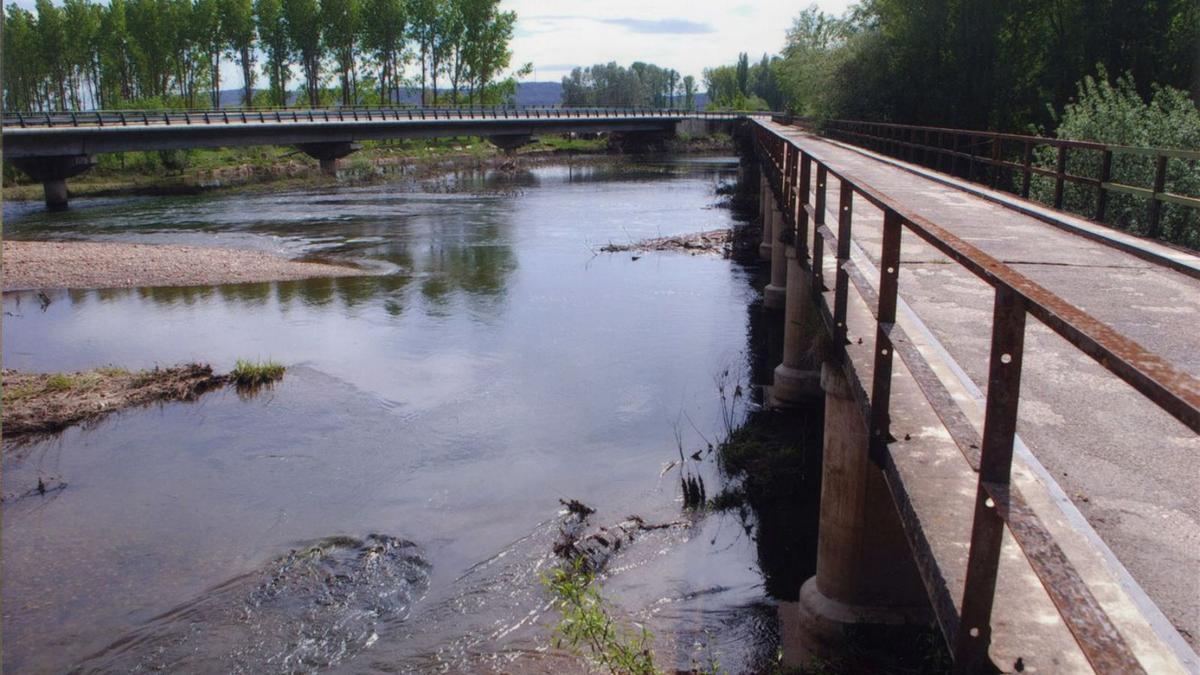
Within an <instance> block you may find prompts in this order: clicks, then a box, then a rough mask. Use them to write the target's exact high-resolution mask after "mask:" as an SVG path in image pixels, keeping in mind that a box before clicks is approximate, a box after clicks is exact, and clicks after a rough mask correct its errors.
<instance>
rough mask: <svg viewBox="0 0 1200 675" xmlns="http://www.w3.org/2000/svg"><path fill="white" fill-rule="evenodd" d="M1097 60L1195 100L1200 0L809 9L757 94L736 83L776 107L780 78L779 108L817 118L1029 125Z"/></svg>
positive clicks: (1143, 89) (1051, 118)
mask: <svg viewBox="0 0 1200 675" xmlns="http://www.w3.org/2000/svg"><path fill="white" fill-rule="evenodd" d="M745 67H746V65H745V64H743V63H739V64H738V65H737V66H725V68H724V69H723V71H722V77H725V78H728V75H725V74H724V71H728V70H730V69H732V70H734V71H735V76H736V77H743V76H741V75H739V74H738V72H739V71H740V69H742V68H745ZM1098 67H1101V68H1103V69H1104V70H1105V71H1106V72H1107V73H1110V74H1113V75H1122V74H1126V73H1128V74H1129V75H1130V77H1131V78H1132V81H1133V82H1134V83H1136V86H1137V89H1138V91H1139V92H1140V93H1141V95H1142V97H1143V98H1145V99H1147V100H1148V99H1149V98H1150V97H1151V96H1152V95H1153V93H1154V88H1155V87H1156V86H1169V87H1173V88H1176V89H1180V90H1184V91H1187V92H1189V93H1190V95H1191V98H1192V100H1193V101H1197V100H1200V2H1196V0H1143V1H1141V2H1129V1H1128V0H1054V2H1047V1H1046V0H1008V1H1007V2H995V0H864V1H863V2H861V3H860V4H858V5H855V6H854V7H852V8H851V9H850V10H849V11H847V12H846V13H845V14H843V15H841V16H837V15H831V14H827V13H824V12H821V11H820V10H819V9H817V8H816V7H815V6H814V7H812V8H809V9H807V10H805V11H803V12H801V13H800V15H799V16H798V17H797V18H796V20H795V21H794V22H793V25H792V26H791V29H790V30H789V31H788V33H787V39H786V43H785V45H784V48H783V50H782V52H781V53H780V54H779V55H778V56H776V57H773V58H764V61H763V62H762V63H760V64H758V66H757V68H755V67H754V66H751V67H750V68H749V69H750V70H752V71H753V70H757V71H758V73H759V75H758V76H757V77H756V76H755V75H754V74H751V75H750V76H749V78H748V79H749V81H750V82H751V83H756V84H758V85H759V86H761V87H762V91H761V92H759V91H757V90H755V91H753V92H748V90H747V89H746V88H745V87H741V88H740V91H741V93H742V94H747V93H755V94H757V95H759V96H760V97H761V98H764V99H768V103H771V104H772V105H771V107H776V103H775V102H773V101H770V100H769V98H770V92H771V88H772V87H777V88H778V92H779V94H778V95H779V98H778V105H783V106H785V107H787V108H789V109H791V110H792V111H793V112H796V113H798V114H801V115H805V116H810V117H817V118H825V119H829V118H837V117H841V118H852V119H875V120H889V121H893V122H899V123H910V124H929V125H944V126H952V127H960V128H974V129H985V128H990V129H1000V130H1007V131H1017V130H1021V131H1024V130H1029V129H1033V128H1046V127H1048V126H1050V125H1052V124H1054V123H1055V122H1056V120H1057V118H1058V116H1059V115H1060V114H1061V112H1062V111H1063V109H1064V107H1065V106H1066V105H1067V104H1068V103H1070V102H1071V101H1072V100H1074V98H1075V97H1076V95H1077V93H1078V91H1077V88H1078V84H1079V83H1080V82H1081V81H1082V80H1083V79H1084V77H1086V76H1088V75H1094V74H1096V73H1097V72H1098V70H1097V68H1098ZM767 71H770V74H769V75H767V74H766V73H767ZM714 72H716V71H714ZM766 77H769V78H770V79H772V80H773V81H774V82H773V83H769V82H767V81H766V80H765V79H764V78H766ZM751 88H752V89H753V87H751ZM710 91H711V87H710Z"/></svg>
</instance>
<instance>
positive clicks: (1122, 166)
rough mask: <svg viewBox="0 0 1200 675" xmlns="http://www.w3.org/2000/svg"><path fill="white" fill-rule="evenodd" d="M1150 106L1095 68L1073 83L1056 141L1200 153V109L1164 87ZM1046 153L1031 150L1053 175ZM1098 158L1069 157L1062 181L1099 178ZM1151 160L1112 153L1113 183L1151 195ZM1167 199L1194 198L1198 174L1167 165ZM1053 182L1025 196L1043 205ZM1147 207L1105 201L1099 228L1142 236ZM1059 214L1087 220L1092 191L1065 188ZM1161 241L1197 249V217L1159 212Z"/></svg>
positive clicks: (1043, 181) (1051, 153)
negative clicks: (1073, 95)
mask: <svg viewBox="0 0 1200 675" xmlns="http://www.w3.org/2000/svg"><path fill="white" fill-rule="evenodd" d="M1151 91H1152V94H1151V96H1150V97H1149V99H1148V100H1147V99H1145V98H1143V96H1142V95H1141V94H1140V93H1139V92H1138V88H1137V86H1136V84H1135V83H1134V81H1133V77H1132V75H1130V74H1129V73H1126V74H1125V75H1122V76H1121V77H1118V78H1116V80H1115V81H1113V80H1110V78H1109V76H1108V73H1107V72H1106V70H1105V68H1104V67H1103V66H1101V67H1100V68H1099V72H1098V74H1097V76H1095V77H1093V76H1091V75H1088V76H1086V77H1085V78H1083V80H1082V81H1081V82H1080V83H1079V86H1078V90H1077V96H1076V100H1075V101H1074V102H1073V103H1069V104H1067V106H1066V107H1065V109H1064V110H1063V113H1062V115H1061V117H1060V118H1059V119H1058V120H1057V122H1058V124H1057V129H1056V131H1057V135H1058V137H1059V138H1067V139H1072V140H1080V141H1096V142H1099V143H1106V144H1110V145H1124V146H1132V147H1140V148H1146V147H1158V148H1184V149H1194V148H1200V109H1197V107H1196V104H1195V103H1193V102H1192V101H1191V100H1190V99H1189V98H1188V95H1187V93H1186V92H1183V91H1180V90H1179V89H1174V88H1171V87H1162V86H1157V85H1155V86H1153V87H1151ZM1056 154H1057V153H1056V151H1055V149H1053V148H1049V147H1042V148H1038V152H1037V155H1036V161H1037V164H1039V165H1040V166H1042V167H1043V168H1047V169H1053V168H1054V166H1055V164H1056ZM1100 163H1101V157H1100V153H1098V152H1083V151H1076V152H1069V153H1068V155H1067V167H1066V168H1067V173H1069V174H1072V175H1076V176H1093V177H1094V176H1099V175H1100ZM1154 172H1155V158H1154V157H1153V156H1150V155H1140V154H1127V153H1120V152H1118V153H1114V154H1113V160H1112V181H1113V182H1115V183H1121V184H1123V185H1130V186H1134V187H1141V188H1150V187H1151V186H1152V185H1153V183H1154ZM1165 189H1166V191H1167V192H1172V193H1175V194H1181V195H1197V194H1200V168H1198V167H1196V166H1194V163H1189V162H1188V161H1187V160H1183V159H1174V158H1172V159H1169V160H1168V162H1167V173H1166V184H1165ZM1053 193H1054V181H1053V180H1052V179H1050V178H1047V177H1041V176H1039V177H1037V179H1036V180H1034V181H1033V182H1032V185H1031V190H1030V194H1031V196H1032V197H1034V198H1035V199H1038V200H1040V201H1043V202H1046V203H1050V202H1052V200H1053ZM1147 205H1148V200H1146V199H1145V198H1143V197H1140V196H1137V195H1129V194H1120V193H1110V194H1109V196H1108V207H1107V213H1106V221H1107V222H1108V223H1109V224H1110V225H1113V226H1115V227H1118V228H1120V229H1123V230H1128V231H1130V232H1133V233H1135V234H1143V235H1144V234H1147V233H1148V232H1149V218H1148V208H1147ZM1063 207H1064V208H1065V209H1067V210H1069V211H1074V212H1076V213H1081V214H1085V215H1089V216H1090V215H1091V214H1094V213H1095V208H1096V189H1095V188H1092V187H1087V186H1079V185H1074V184H1070V183H1068V184H1067V185H1066V186H1065V187H1064V190H1063ZM1160 236H1161V237H1162V238H1163V239H1165V240H1167V241H1171V242H1174V243H1177V244H1181V245H1184V246H1188V247H1191V248H1193V249H1200V215H1198V214H1197V210H1196V209H1190V208H1187V207H1184V206H1179V205H1175V204H1163V205H1162V212H1161V216H1160Z"/></svg>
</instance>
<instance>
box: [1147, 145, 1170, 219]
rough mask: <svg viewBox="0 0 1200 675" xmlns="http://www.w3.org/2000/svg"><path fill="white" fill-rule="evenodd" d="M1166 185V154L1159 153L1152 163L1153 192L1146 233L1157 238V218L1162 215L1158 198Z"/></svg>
mask: <svg viewBox="0 0 1200 675" xmlns="http://www.w3.org/2000/svg"><path fill="white" fill-rule="evenodd" d="M1166 187H1167V156H1166V155H1159V156H1158V157H1157V159H1156V161H1155V164H1154V188H1153V192H1154V194H1152V195H1150V229H1149V231H1148V232H1147V234H1148V235H1149V236H1150V237H1151V238H1155V239H1157V238H1158V235H1159V234H1161V232H1160V230H1161V226H1160V224H1159V218H1160V217H1161V215H1162V200H1160V199H1159V198H1158V196H1159V195H1160V194H1162V193H1163V191H1164V190H1166Z"/></svg>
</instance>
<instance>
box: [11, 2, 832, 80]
mask: <svg viewBox="0 0 1200 675" xmlns="http://www.w3.org/2000/svg"><path fill="white" fill-rule="evenodd" d="M10 1H14V0H10ZM33 3H34V0H15V4H17V5H19V6H21V7H25V8H27V9H30V10H32V9H33ZM55 3H56V4H61V2H60V0H55ZM5 4H8V3H7V2H6V3H5ZM812 4H815V5H816V6H817V7H819V8H820V9H821V10H823V11H825V12H828V13H831V14H842V13H843V12H844V11H845V10H846V9H847V8H848V7H849V6H850V5H851V4H854V3H853V0H816V1H815V2H813V3H812ZM501 5H502V6H503V8H504V9H506V10H512V11H515V12H516V13H517V30H516V34H515V35H514V36H513V41H512V50H513V67H514V68H517V67H520V66H521V65H523V64H525V63H532V64H533V68H534V70H533V74H532V75H530V76H529V77H527V78H524V81H527V82H545V81H558V80H561V79H562V77H563V76H564V75H567V74H568V73H570V72H571V69H572V68H574V67H575V66H590V65H594V64H596V63H607V62H609V61H616V62H617V63H619V64H621V65H624V66H628V65H629V64H630V63H633V62H634V61H645V62H647V63H654V64H656V65H659V66H662V67H663V68H674V69H675V70H678V71H679V72H680V74H682V75H692V76H694V77H695V78H696V80H697V81H698V82H699V81H702V80H701V76H700V74H701V72H702V71H703V70H704V69H705V68H707V67H709V66H716V65H722V64H727V63H733V62H734V61H736V60H737V56H738V53H740V52H743V51H744V52H748V53H749V54H750V57H751V59H752V60H757V59H760V58H762V55H763V54H764V53H768V54H775V53H778V52H779V50H780V49H781V48H782V47H783V40H784V35H785V33H786V32H787V29H788V27H789V26H791V25H792V19H793V18H795V16H796V15H797V14H799V13H800V11H801V10H803V9H804V8H805V7H806V6H807V5H806V4H804V3H803V2H796V1H795V0H754V1H753V2H751V1H749V0H745V1H743V0H726V1H722V0H502V2H501ZM412 70H413V69H412V66H409V72H412ZM221 78H222V80H223V81H222V88H229V89H232V88H236V87H239V86H241V81H242V75H241V71H240V69H239V68H238V67H237V65H236V64H235V63H233V62H230V61H226V62H225V63H223V64H222V68H221Z"/></svg>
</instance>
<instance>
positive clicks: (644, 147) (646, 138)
mask: <svg viewBox="0 0 1200 675" xmlns="http://www.w3.org/2000/svg"><path fill="white" fill-rule="evenodd" d="M674 135H675V128H674V125H672V126H671V127H670V128H667V129H663V130H662V131H614V132H612V133H610V134H609V135H608V147H610V148H614V149H616V150H618V151H620V152H623V153H626V154H639V153H644V152H663V151H664V150H666V149H667V142H668V141H670V140H671V138H672V137H674Z"/></svg>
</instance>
